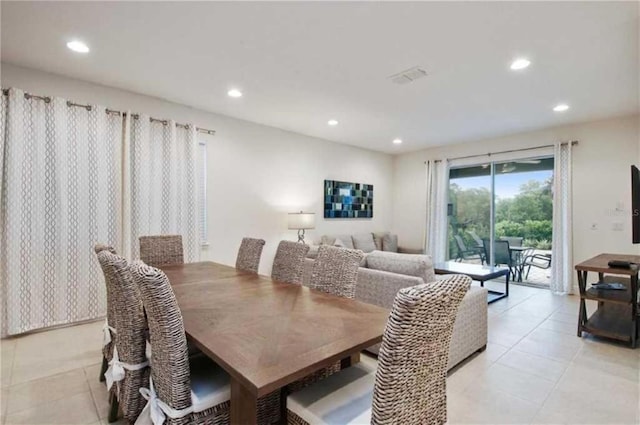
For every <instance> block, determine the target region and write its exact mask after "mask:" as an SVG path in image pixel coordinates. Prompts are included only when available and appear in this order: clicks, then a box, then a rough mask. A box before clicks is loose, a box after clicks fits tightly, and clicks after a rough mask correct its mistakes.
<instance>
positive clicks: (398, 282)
mask: <svg viewBox="0 0 640 425" xmlns="http://www.w3.org/2000/svg"><path fill="white" fill-rule="evenodd" d="M423 283H424V281H423V280H422V279H421V278H419V277H417V276H408V275H403V274H398V273H392V272H386V271H383V270H372V269H366V268H364V267H360V268H359V269H358V283H357V285H356V295H355V298H356V300H358V301H362V302H365V303H368V304H373V305H377V306H379V307H384V308H387V309H389V310H390V309H391V307H392V306H393V300H394V299H395V297H396V294H397V293H398V291H399V290H400V289H402V288H406V287H409V286H415V285H420V284H423Z"/></svg>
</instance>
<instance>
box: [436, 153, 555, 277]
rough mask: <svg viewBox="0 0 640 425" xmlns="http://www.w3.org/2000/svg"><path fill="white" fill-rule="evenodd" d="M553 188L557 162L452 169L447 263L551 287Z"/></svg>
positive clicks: (526, 161)
mask: <svg viewBox="0 0 640 425" xmlns="http://www.w3.org/2000/svg"><path fill="white" fill-rule="evenodd" d="M552 187H553V158H552V157H551V158H550V157H543V158H526V159H518V160H515V161H508V162H488V163H483V164H476V165H470V166H461V167H452V168H451V169H450V172H449V204H448V216H449V229H448V231H449V239H448V240H449V247H448V255H449V257H448V258H449V259H450V260H456V261H461V262H470V263H477V264H496V265H500V266H504V267H509V268H511V269H512V279H513V280H515V281H528V282H530V283H534V284H541V285H548V283H549V277H550V273H551V270H550V264H551V230H552V210H553V208H552V205H553V194H552Z"/></svg>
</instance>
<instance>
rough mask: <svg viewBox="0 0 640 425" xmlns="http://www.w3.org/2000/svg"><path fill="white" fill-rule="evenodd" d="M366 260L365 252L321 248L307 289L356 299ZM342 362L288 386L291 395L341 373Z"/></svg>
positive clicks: (323, 246) (331, 247) (324, 246)
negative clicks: (360, 273) (360, 272)
mask: <svg viewBox="0 0 640 425" xmlns="http://www.w3.org/2000/svg"><path fill="white" fill-rule="evenodd" d="M363 258H364V252H362V251H359V250H355V249H347V248H338V247H334V246H329V245H321V246H320V248H319V249H318V256H317V257H316V260H315V262H314V263H313V267H312V271H311V278H310V279H309V283H308V285H307V286H309V288H311V289H315V290H318V291H322V292H326V293H328V294H331V295H336V296H339V297H344V298H354V297H355V292H356V283H357V278H358V268H359V267H360V262H361V261H362V259H363ZM340 368H341V362H340V361H337V362H336V363H334V364H332V365H330V366H327V367H325V368H322V369H320V370H317V371H315V372H313V373H311V374H309V375H307V376H305V377H304V378H302V379H299V380H297V381H295V382H293V383H291V384H289V385H287V387H286V391H287V392H289V393H292V392H295V391H300V390H301V389H303V388H305V387H308V386H309V385H311V384H313V383H315V382H317V381H320V380H321V379H324V378H326V377H328V376H331V375H333V374H334V373H336V372H338V371H339V370H340Z"/></svg>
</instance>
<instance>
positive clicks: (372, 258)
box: [367, 251, 436, 283]
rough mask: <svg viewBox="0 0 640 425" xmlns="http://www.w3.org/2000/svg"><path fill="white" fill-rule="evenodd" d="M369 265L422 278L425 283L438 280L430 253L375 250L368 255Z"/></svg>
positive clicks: (377, 268) (373, 267)
mask: <svg viewBox="0 0 640 425" xmlns="http://www.w3.org/2000/svg"><path fill="white" fill-rule="evenodd" d="M367 267H368V268H370V269H375V270H384V271H387V272H392V273H399V274H404V275H409V276H417V277H420V278H422V280H424V282H425V283H429V282H434V281H435V280H436V277H435V273H434V271H433V261H432V260H431V256H429V255H417V254H398V253H395V252H383V251H373V252H372V253H370V254H369V255H368V256H367Z"/></svg>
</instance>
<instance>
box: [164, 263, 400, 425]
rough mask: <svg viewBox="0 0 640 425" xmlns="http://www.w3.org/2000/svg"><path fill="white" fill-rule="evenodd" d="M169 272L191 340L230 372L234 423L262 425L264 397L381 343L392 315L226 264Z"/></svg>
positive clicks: (181, 267)
mask: <svg viewBox="0 0 640 425" xmlns="http://www.w3.org/2000/svg"><path fill="white" fill-rule="evenodd" d="M162 270H163V271H164V272H165V273H166V275H167V277H168V278H169V280H170V281H171V285H172V288H173V291H174V293H175V295H176V298H177V300H178V304H179V306H180V309H181V311H182V317H183V319H184V327H185V331H186V333H187V338H188V339H189V340H190V341H191V342H192V343H193V344H195V345H196V346H197V347H198V348H199V349H200V350H201V351H202V352H203V353H205V354H206V355H207V356H209V357H210V358H211V359H212V360H214V361H215V362H216V363H218V364H219V365H220V366H221V367H222V368H224V370H226V371H227V373H228V374H229V375H230V382H231V423H232V424H243V425H244V424H255V423H256V417H257V401H258V398H260V397H262V396H264V395H266V394H269V393H271V392H272V391H275V390H277V389H280V388H282V387H284V386H286V385H288V384H290V383H292V382H294V381H296V380H298V379H300V378H303V377H305V376H307V375H309V374H310V373H312V372H314V371H316V370H319V369H322V368H323V367H326V366H329V365H332V364H334V363H336V362H337V361H342V360H344V359H349V358H350V357H351V356H352V355H355V354H356V353H359V352H360V351H361V350H363V349H364V348H366V347H369V346H371V345H374V344H376V343H378V342H380V341H381V340H382V334H383V332H384V328H385V325H386V322H387V318H388V316H389V310H387V309H384V308H381V307H378V306H374V305H371V304H366V303H362V302H359V301H355V300H352V299H347V298H341V297H337V296H333V295H329V294H325V293H323V292H319V291H314V290H311V289H309V288H307V287H305V286H302V285H295V284H288V283H281V282H276V281H273V280H271V279H270V278H268V277H265V276H260V275H257V274H251V273H246V272H240V271H238V270H236V269H235V268H233V267H230V266H226V265H222V264H217V263H212V262H200V263H188V264H181V265H171V266H163V267H162ZM283 414H284V412H283Z"/></svg>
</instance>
